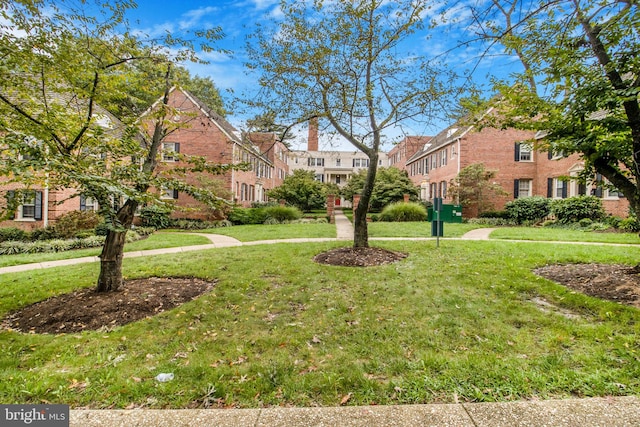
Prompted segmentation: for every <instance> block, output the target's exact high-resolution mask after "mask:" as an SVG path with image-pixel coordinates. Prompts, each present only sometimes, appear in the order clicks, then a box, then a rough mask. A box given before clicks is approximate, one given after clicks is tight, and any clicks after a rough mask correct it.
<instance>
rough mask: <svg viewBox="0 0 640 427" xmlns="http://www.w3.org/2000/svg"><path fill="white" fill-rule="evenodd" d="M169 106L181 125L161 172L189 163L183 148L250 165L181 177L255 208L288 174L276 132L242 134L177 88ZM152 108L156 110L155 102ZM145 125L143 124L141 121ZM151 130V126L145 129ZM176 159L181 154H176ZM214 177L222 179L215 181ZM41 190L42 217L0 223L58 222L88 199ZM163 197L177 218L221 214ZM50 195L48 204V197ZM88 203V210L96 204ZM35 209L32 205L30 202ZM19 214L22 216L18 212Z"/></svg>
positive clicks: (169, 193) (185, 199)
mask: <svg viewBox="0 0 640 427" xmlns="http://www.w3.org/2000/svg"><path fill="white" fill-rule="evenodd" d="M169 106H170V107H172V108H173V109H174V112H175V113H174V114H175V116H174V117H173V120H174V121H178V122H181V123H182V124H183V126H179V127H178V128H177V129H175V130H172V131H171V132H170V133H169V134H168V135H167V136H166V137H165V139H164V141H163V145H162V148H161V153H160V154H159V155H160V156H161V160H160V162H159V164H158V167H157V169H156V173H162V171H166V170H168V169H170V168H175V167H179V166H187V165H186V163H184V162H180V161H177V158H174V157H173V156H172V154H173V153H175V152H179V153H180V155H185V156H203V157H205V158H206V159H207V161H209V162H211V163H218V164H238V163H244V164H248V165H250V170H248V171H238V170H235V171H229V172H227V173H225V174H224V175H210V174H205V173H198V174H195V173H191V174H187V175H186V176H185V177H183V178H182V179H183V180H184V181H185V182H187V183H188V184H191V185H195V186H200V187H202V186H207V185H211V186H213V188H223V189H224V190H226V194H224V195H223V197H224V198H225V199H228V200H229V201H230V202H236V203H238V204H239V205H241V206H245V207H248V206H251V204H252V203H254V202H264V201H267V196H266V191H267V190H269V189H271V188H274V187H276V186H278V185H280V184H281V183H282V180H283V179H284V177H285V176H286V175H287V174H288V165H287V161H286V160H287V153H288V149H287V148H286V146H285V145H284V144H282V143H280V142H277V141H276V140H275V135H273V134H260V135H259V136H255V138H253V140H252V139H251V138H243V136H242V135H241V134H240V132H238V131H237V130H236V129H235V128H234V127H233V126H232V125H231V124H230V123H228V122H227V121H226V120H225V119H224V118H223V117H221V116H219V115H218V114H216V113H215V112H214V111H212V110H210V109H209V108H208V107H207V106H206V105H204V104H203V103H202V102H200V101H199V100H198V99H197V98H196V97H194V96H193V95H191V94H190V93H188V92H186V91H184V90H181V89H179V88H174V89H173V90H172V91H171V93H170V97H169ZM150 110H153V106H152V107H151V109H150ZM143 120H144V116H143ZM143 128H144V125H143ZM147 131H148V132H149V133H150V130H147ZM176 157H177V156H176ZM212 181H218V183H213V184H212ZM17 188H20V187H19V184H11V185H5V186H2V189H1V190H0V194H1V195H2V196H4V195H6V194H7V192H8V191H11V190H15V189H17ZM34 190H35V191H36V192H37V194H38V201H39V203H40V204H39V206H38V208H39V210H38V212H39V215H35V216H36V217H37V218H38V219H36V218H24V219H22V218H16V219H14V220H9V221H4V222H1V223H0V226H2V227H20V228H23V229H33V228H40V227H44V226H46V225H54V224H55V221H56V220H57V218H59V217H60V216H61V215H63V214H65V213H67V212H70V211H74V210H81V208H86V206H85V205H83V202H84V198H82V199H81V197H80V196H79V195H78V194H77V192H76V191H75V190H73V189H56V190H53V189H52V190H46V189H43V188H34ZM153 191H157V192H159V193H160V194H161V195H162V196H161V197H162V198H163V199H164V200H167V201H169V200H171V201H173V202H174V203H175V205H176V206H177V207H178V209H176V210H175V211H174V212H173V214H172V216H173V217H176V218H192V219H217V218H219V217H220V214H219V213H218V212H214V211H212V210H210V209H208V208H207V207H206V206H204V205H203V204H202V203H200V202H198V201H197V200H195V199H194V198H193V197H191V196H189V195H188V194H185V193H180V192H175V191H173V190H171V189H155V190H153ZM47 199H48V203H45V201H46V200H47ZM5 203H6V199H5V197H0V204H5ZM92 207H93V206H90V207H89V208H92ZM28 209H30V211H29V213H30V212H31V209H32V208H31V206H28ZM18 216H19V215H18Z"/></svg>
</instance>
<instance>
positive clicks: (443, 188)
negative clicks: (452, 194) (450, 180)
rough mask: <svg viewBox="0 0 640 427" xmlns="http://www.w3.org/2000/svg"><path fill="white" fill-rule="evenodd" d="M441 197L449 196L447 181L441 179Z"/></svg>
mask: <svg viewBox="0 0 640 427" xmlns="http://www.w3.org/2000/svg"><path fill="white" fill-rule="evenodd" d="M439 194H440V197H442V198H443V199H446V198H447V181H440V192H439Z"/></svg>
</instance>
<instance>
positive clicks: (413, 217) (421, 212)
mask: <svg viewBox="0 0 640 427" xmlns="http://www.w3.org/2000/svg"><path fill="white" fill-rule="evenodd" d="M426 219H427V210H426V209H425V208H424V206H423V205H421V204H419V203H402V202H401V203H392V204H390V205H387V206H385V208H384V209H383V210H382V212H381V213H380V215H379V217H378V220H379V221H387V222H407V221H426Z"/></svg>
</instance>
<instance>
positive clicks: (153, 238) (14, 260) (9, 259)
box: [0, 232, 211, 267]
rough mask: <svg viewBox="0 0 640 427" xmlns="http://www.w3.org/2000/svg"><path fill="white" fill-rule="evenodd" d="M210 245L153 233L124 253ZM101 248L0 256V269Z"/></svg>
mask: <svg viewBox="0 0 640 427" xmlns="http://www.w3.org/2000/svg"><path fill="white" fill-rule="evenodd" d="M209 243H211V241H210V240H209V239H207V238H206V237H204V236H194V235H189V234H182V233H162V232H159V233H154V234H152V235H150V236H149V237H148V238H146V239H143V240H138V241H137V242H132V243H127V244H126V245H125V246H124V251H125V252H134V251H144V250H148V249H159V248H175V247H179V246H192V245H206V244H209ZM100 251H102V248H91V249H78V250H74V251H65V252H54V253H43V254H18V255H2V256H0V267H9V266H12V265H20V264H29V263H32V262H45V261H55V260H60V259H72V258H82V257H87V256H98V255H100Z"/></svg>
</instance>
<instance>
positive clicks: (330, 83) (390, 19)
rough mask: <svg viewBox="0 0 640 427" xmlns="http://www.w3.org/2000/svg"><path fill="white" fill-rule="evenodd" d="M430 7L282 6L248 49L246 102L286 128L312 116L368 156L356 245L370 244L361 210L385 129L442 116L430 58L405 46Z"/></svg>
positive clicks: (406, 0)
mask: <svg viewBox="0 0 640 427" xmlns="http://www.w3.org/2000/svg"><path fill="white" fill-rule="evenodd" d="M434 4H435V3H434ZM429 6H430V1H426V0H418V1H416V0H411V1H410V0H403V1H396V2H388V1H383V0H359V1H342V2H324V1H310V0H303V1H283V2H282V3H281V10H282V18H281V19H280V20H279V21H278V22H276V23H275V24H276V25H273V26H267V25H262V26H260V27H259V28H258V29H257V31H256V33H255V36H254V38H253V39H252V40H251V41H250V44H249V50H248V51H249V55H250V66H251V67H253V68H255V69H257V70H259V71H261V76H260V80H259V83H260V85H261V87H262V89H263V90H262V91H261V92H260V94H259V96H257V97H255V98H253V99H252V100H251V105H253V106H259V107H261V108H263V109H267V107H268V108H269V109H270V110H272V111H274V112H276V113H277V115H278V117H281V118H282V120H281V121H282V122H286V123H292V124H293V123H303V122H306V121H308V120H310V119H312V118H316V117H317V118H319V120H321V121H324V122H325V123H326V122H328V123H329V124H330V126H331V127H332V128H333V129H334V130H335V132H336V133H337V134H338V135H340V136H341V137H343V138H345V139H346V140H347V141H349V143H351V144H352V145H353V146H354V147H356V148H357V149H359V150H360V151H362V152H363V153H365V154H366V155H367V156H368V157H369V159H370V162H369V165H370V166H369V169H368V174H367V179H366V181H365V185H364V188H363V191H362V195H361V196H362V197H361V203H360V204H359V206H358V209H356V212H355V214H354V226H355V233H354V247H367V246H368V232H367V223H366V213H367V209H368V205H369V201H370V198H371V193H372V191H373V183H374V181H375V176H376V172H377V167H378V151H379V150H380V147H381V142H382V135H383V131H384V130H385V129H387V128H389V127H392V126H396V125H400V124H402V123H404V122H406V121H409V120H428V119H429V118H431V117H432V116H433V115H435V114H436V113H437V112H440V111H442V110H441V109H440V108H438V109H436V108H434V106H436V105H437V106H438V107H440V105H439V104H436V102H437V101H441V98H442V96H443V95H444V94H446V93H447V91H448V89H449V88H450V86H449V85H448V84H447V82H446V74H445V73H443V72H442V70H441V69H439V68H438V67H437V66H436V64H434V61H432V60H427V59H425V58H423V57H420V56H418V55H414V54H412V52H410V51H411V49H410V48H408V46H406V45H405V43H406V42H407V38H408V37H409V36H410V35H411V34H413V33H415V32H417V31H423V30H425V29H426V28H427V25H426V24H425V22H424V21H423V16H424V14H425V13H426V12H427V9H428V8H429ZM427 36H428V34H425V38H426V37H427ZM430 59H432V58H430Z"/></svg>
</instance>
